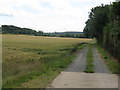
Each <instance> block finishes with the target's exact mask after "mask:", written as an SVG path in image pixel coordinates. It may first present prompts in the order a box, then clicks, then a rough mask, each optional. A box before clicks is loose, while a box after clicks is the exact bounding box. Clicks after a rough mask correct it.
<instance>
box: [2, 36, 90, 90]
mask: <svg viewBox="0 0 120 90" xmlns="http://www.w3.org/2000/svg"><path fill="white" fill-rule="evenodd" d="M2 38H3V41H2V42H3V43H2V44H3V46H2V48H3V87H8V88H9V87H29V88H40V87H41V88H44V87H46V86H47V85H48V84H49V83H50V82H51V80H53V79H54V78H55V76H57V75H58V74H59V72H60V71H61V70H63V69H64V68H65V67H66V66H67V65H68V64H70V62H71V61H72V60H73V58H74V57H75V54H74V53H75V52H76V51H77V50H78V49H82V48H83V47H84V46H85V44H81V43H83V42H90V39H80V38H60V37H41V36H27V35H3V36H2Z"/></svg>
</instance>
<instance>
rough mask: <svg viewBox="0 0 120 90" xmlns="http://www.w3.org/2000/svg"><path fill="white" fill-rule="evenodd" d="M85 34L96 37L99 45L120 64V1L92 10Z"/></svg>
mask: <svg viewBox="0 0 120 90" xmlns="http://www.w3.org/2000/svg"><path fill="white" fill-rule="evenodd" d="M84 34H85V35H86V37H96V39H97V43H98V44H99V45H100V46H102V47H104V48H105V49H106V50H107V51H108V52H109V53H110V54H111V55H112V56H114V57H115V58H116V59H117V60H118V61H119V62H120V1H119V2H113V3H112V4H110V5H103V4H102V5H101V6H97V7H95V8H92V9H91V12H90V15H89V19H88V21H87V22H86V26H85V28H84Z"/></svg>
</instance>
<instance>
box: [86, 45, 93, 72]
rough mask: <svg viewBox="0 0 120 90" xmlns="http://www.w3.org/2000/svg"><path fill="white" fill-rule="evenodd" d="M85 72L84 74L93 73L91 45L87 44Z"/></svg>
mask: <svg viewBox="0 0 120 90" xmlns="http://www.w3.org/2000/svg"><path fill="white" fill-rule="evenodd" d="M86 63H87V64H86V70H85V71H84V72H86V73H94V70H93V67H94V65H93V56H92V44H89V47H88V54H87V60H86Z"/></svg>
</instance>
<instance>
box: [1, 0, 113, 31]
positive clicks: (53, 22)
mask: <svg viewBox="0 0 120 90" xmlns="http://www.w3.org/2000/svg"><path fill="white" fill-rule="evenodd" d="M113 1H114V0H0V25H15V26H19V27H27V28H31V29H35V30H42V31H44V32H55V31H56V32H63V31H83V29H84V27H85V22H86V21H87V19H88V15H89V14H88V13H89V12H90V9H91V8H92V7H95V6H99V5H101V4H102V3H103V4H110V2H113Z"/></svg>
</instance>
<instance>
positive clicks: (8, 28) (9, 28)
mask: <svg viewBox="0 0 120 90" xmlns="http://www.w3.org/2000/svg"><path fill="white" fill-rule="evenodd" d="M2 34H26V35H35V36H39V35H42V34H43V32H42V31H38V32H37V31H35V30H32V29H29V28H20V27H16V26H13V25H2Z"/></svg>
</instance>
